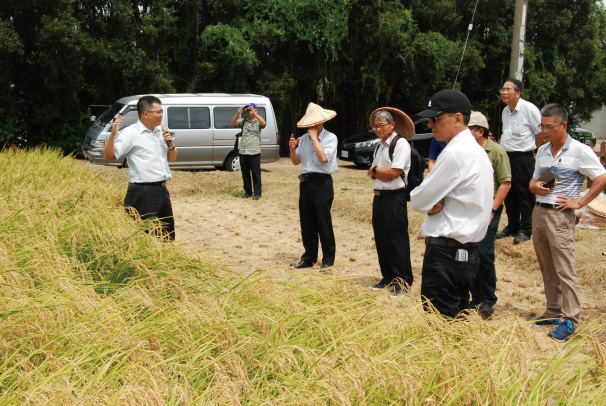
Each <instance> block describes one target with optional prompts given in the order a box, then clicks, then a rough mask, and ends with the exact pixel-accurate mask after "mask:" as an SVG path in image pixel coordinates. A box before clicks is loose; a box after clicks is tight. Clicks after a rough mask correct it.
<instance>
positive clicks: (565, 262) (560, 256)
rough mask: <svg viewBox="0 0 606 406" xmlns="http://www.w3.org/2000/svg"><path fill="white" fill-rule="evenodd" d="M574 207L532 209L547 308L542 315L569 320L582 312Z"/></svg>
mask: <svg viewBox="0 0 606 406" xmlns="http://www.w3.org/2000/svg"><path fill="white" fill-rule="evenodd" d="M574 222H575V218H574V210H566V211H564V212H561V211H559V210H557V209H547V208H544V207H540V206H536V207H535V208H534V210H533V213H532V243H533V245H534V250H535V252H536V254H537V259H538V261H539V266H540V268H541V274H542V275H543V284H544V287H545V298H546V299H547V308H546V310H545V314H544V315H545V316H546V317H550V318H560V319H566V320H570V321H572V323H573V324H574V325H575V326H576V325H577V324H578V322H579V314H580V313H581V301H580V300H579V284H578V278H577V271H576V269H575V258H574Z"/></svg>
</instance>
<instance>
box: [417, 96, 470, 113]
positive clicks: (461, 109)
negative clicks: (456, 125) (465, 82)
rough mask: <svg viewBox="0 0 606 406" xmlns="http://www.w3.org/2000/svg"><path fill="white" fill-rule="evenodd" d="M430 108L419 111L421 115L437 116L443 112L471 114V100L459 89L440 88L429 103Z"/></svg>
mask: <svg viewBox="0 0 606 406" xmlns="http://www.w3.org/2000/svg"><path fill="white" fill-rule="evenodd" d="M428 107H429V109H427V110H423V111H422V112H420V113H417V114H416V116H419V117H425V118H430V117H435V116H437V115H438V114H441V113H461V114H463V115H466V116H469V115H470V114H471V109H472V106H471V102H470V101H469V99H468V98H467V96H465V95H464V94H463V93H461V92H459V91H458V90H452V89H445V90H440V91H439V92H437V93H436V94H434V95H433V96H432V97H431V100H430V101H429V104H428Z"/></svg>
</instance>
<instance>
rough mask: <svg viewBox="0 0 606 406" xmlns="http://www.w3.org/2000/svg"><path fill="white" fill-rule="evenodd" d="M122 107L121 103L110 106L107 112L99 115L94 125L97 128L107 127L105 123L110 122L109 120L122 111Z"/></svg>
mask: <svg viewBox="0 0 606 406" xmlns="http://www.w3.org/2000/svg"><path fill="white" fill-rule="evenodd" d="M122 107H124V104H122V103H118V102H116V103H114V104H112V105H111V106H110V108H108V109H107V110H105V111H104V112H103V114H101V115H100V116H99V118H98V119H97V121H95V125H97V126H99V127H104V126H105V125H107V123H109V122H110V120H112V119H113V118H114V116H115V115H116V114H118V112H119V111H120V110H122Z"/></svg>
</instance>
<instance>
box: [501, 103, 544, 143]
mask: <svg viewBox="0 0 606 406" xmlns="http://www.w3.org/2000/svg"><path fill="white" fill-rule="evenodd" d="M501 116H502V118H503V134H502V135H501V146H502V147H503V149H504V150H505V151H507V152H513V151H518V152H527V151H534V149H535V148H536V141H535V135H536V134H538V133H540V132H541V129H540V128H539V124H541V112H540V111H539V109H538V108H537V106H535V105H534V104H532V103H530V102H528V101H526V100H524V99H520V100H518V104H517V105H516V108H515V109H514V110H513V111H511V109H510V108H509V106H505V108H504V109H503V114H502V115H501Z"/></svg>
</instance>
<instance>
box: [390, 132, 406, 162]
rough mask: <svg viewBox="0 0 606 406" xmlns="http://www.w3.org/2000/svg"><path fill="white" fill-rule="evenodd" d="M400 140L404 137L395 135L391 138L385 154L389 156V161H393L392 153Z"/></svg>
mask: <svg viewBox="0 0 606 406" xmlns="http://www.w3.org/2000/svg"><path fill="white" fill-rule="evenodd" d="M400 138H404V137H402V136H401V135H400V134H396V136H395V137H393V140H392V141H391V144H389V150H388V151H387V152H388V154H389V160H390V161H393V152H394V151H395V149H396V144H397V143H398V141H400Z"/></svg>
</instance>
